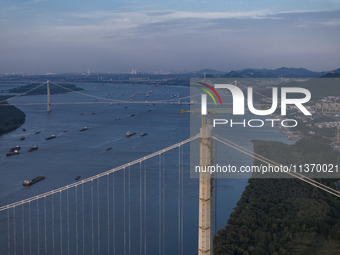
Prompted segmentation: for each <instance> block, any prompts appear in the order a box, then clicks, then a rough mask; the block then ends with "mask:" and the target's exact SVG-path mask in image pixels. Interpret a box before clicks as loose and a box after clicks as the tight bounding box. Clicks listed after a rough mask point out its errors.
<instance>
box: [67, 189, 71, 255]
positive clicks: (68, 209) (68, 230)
mask: <svg viewBox="0 0 340 255" xmlns="http://www.w3.org/2000/svg"><path fill="white" fill-rule="evenodd" d="M68 190H69V189H68V188H67V190H66V204H67V205H66V206H67V254H68V255H70V214H69V213H70V208H69V203H68Z"/></svg>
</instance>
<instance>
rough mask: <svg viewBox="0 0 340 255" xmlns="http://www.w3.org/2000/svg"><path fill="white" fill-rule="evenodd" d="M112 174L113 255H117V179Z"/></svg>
mask: <svg viewBox="0 0 340 255" xmlns="http://www.w3.org/2000/svg"><path fill="white" fill-rule="evenodd" d="M114 174H115V173H112V218H113V219H112V225H113V232H112V235H113V255H116V221H115V179H114Z"/></svg>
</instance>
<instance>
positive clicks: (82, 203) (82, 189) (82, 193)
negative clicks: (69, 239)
mask: <svg viewBox="0 0 340 255" xmlns="http://www.w3.org/2000/svg"><path fill="white" fill-rule="evenodd" d="M81 207H82V218H83V255H85V224H84V223H85V219H84V183H83V184H82V185H81Z"/></svg>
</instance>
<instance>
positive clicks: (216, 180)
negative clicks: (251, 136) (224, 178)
mask: <svg viewBox="0 0 340 255" xmlns="http://www.w3.org/2000/svg"><path fill="white" fill-rule="evenodd" d="M214 148H215V162H216V161H217V141H216V140H215V146H214ZM217 182H218V178H217V174H216V178H215V185H214V191H215V192H214V193H215V194H214V201H215V208H214V210H215V212H214V217H215V219H214V225H215V226H214V230H215V231H214V234H215V235H216V233H217V231H216V226H217Z"/></svg>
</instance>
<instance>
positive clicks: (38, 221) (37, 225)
mask: <svg viewBox="0 0 340 255" xmlns="http://www.w3.org/2000/svg"><path fill="white" fill-rule="evenodd" d="M37 239H38V255H39V254H40V249H39V246H40V245H39V199H37Z"/></svg>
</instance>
